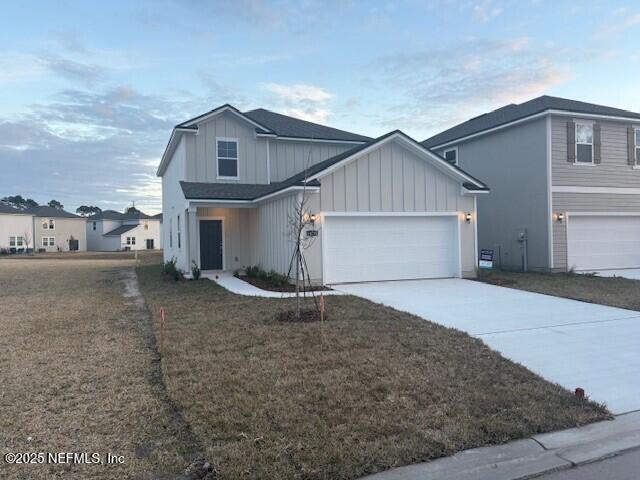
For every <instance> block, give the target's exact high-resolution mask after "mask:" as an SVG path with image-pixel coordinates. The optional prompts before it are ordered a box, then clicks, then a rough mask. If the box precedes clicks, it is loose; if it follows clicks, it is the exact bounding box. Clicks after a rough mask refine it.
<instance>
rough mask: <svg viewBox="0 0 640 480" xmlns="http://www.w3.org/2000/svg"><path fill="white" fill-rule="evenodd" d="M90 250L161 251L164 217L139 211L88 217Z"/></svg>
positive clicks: (100, 213) (103, 212)
mask: <svg viewBox="0 0 640 480" xmlns="http://www.w3.org/2000/svg"><path fill="white" fill-rule="evenodd" d="M86 229H87V245H88V249H89V250H91V251H97V252H115V251H119V250H159V249H160V248H161V242H162V240H161V238H162V235H161V231H162V216H161V215H155V216H153V217H152V216H149V215H147V214H146V213H143V212H141V211H139V210H132V209H129V210H127V211H126V212H124V213H121V212H117V211H115V210H104V211H102V212H99V213H96V214H95V215H91V216H90V217H88V218H87V225H86Z"/></svg>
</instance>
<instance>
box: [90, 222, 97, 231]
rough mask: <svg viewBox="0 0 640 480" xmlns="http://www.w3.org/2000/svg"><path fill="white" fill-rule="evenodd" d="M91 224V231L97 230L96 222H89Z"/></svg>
mask: <svg viewBox="0 0 640 480" xmlns="http://www.w3.org/2000/svg"><path fill="white" fill-rule="evenodd" d="M91 223H92V224H93V225H92V226H93V229H94V230H95V229H96V228H97V223H98V222H91Z"/></svg>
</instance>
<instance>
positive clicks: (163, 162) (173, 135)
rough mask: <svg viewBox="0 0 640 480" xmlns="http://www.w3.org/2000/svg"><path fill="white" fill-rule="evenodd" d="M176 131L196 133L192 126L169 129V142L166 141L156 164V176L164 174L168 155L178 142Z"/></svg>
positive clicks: (167, 164)
mask: <svg viewBox="0 0 640 480" xmlns="http://www.w3.org/2000/svg"><path fill="white" fill-rule="evenodd" d="M176 132H178V133H191V134H196V135H197V134H198V130H194V129H192V128H174V129H173V130H172V131H171V136H170V137H169V143H167V148H165V149H164V152H163V154H162V158H161V159H160V165H158V170H156V177H161V176H162V175H164V172H165V170H166V169H167V167H168V166H169V158H170V157H169V155H170V154H173V151H174V150H175V147H176V145H178V143H179V139H178V137H177V135H176Z"/></svg>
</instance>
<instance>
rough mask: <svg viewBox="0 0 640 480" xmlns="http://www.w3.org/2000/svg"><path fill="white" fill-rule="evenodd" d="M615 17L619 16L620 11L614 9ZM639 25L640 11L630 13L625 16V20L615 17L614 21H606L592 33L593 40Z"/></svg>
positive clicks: (605, 37) (611, 35) (614, 34)
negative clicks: (633, 13)
mask: <svg viewBox="0 0 640 480" xmlns="http://www.w3.org/2000/svg"><path fill="white" fill-rule="evenodd" d="M614 16H615V17H620V16H621V14H620V12H619V11H618V12H616V11H614ZM638 25H640V13H636V14H635V15H631V16H629V17H627V18H626V19H625V20H622V21H621V20H620V19H619V18H616V21H615V22H611V23H607V24H605V25H604V26H602V27H601V28H599V29H598V30H596V31H595V32H594V33H593V38H594V39H595V40H606V39H608V38H611V37H614V36H616V35H619V34H621V33H623V32H625V31H626V30H629V29H630V28H633V27H636V26H638Z"/></svg>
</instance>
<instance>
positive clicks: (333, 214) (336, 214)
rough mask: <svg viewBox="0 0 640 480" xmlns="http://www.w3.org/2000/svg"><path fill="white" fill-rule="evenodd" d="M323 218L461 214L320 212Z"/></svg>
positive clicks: (457, 213)
mask: <svg viewBox="0 0 640 480" xmlns="http://www.w3.org/2000/svg"><path fill="white" fill-rule="evenodd" d="M320 215H321V216H323V217H458V216H460V215H463V212H457V211H456V212H320Z"/></svg>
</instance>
